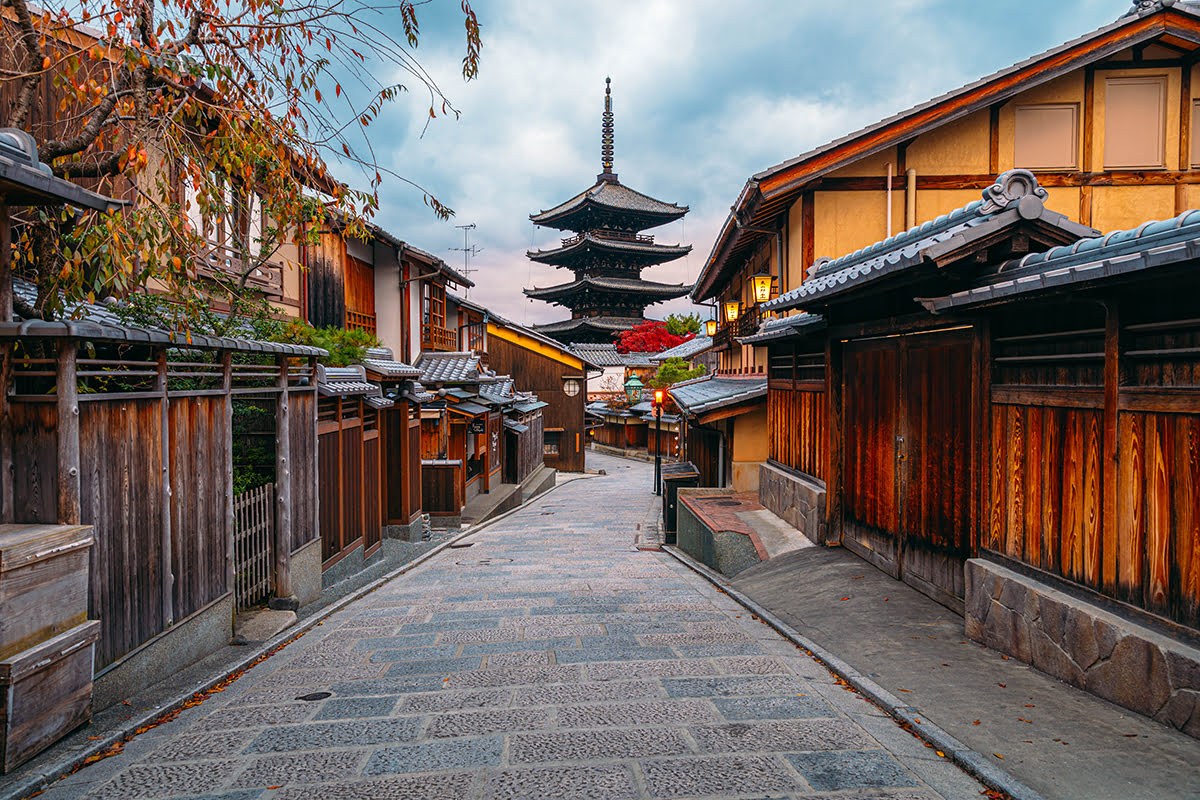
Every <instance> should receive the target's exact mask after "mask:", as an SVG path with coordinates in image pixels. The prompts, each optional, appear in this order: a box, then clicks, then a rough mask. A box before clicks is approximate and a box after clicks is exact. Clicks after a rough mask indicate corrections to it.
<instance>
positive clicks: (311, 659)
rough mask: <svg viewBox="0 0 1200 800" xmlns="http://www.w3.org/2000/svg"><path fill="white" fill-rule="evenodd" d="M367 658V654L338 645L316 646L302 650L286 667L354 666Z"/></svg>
mask: <svg viewBox="0 0 1200 800" xmlns="http://www.w3.org/2000/svg"><path fill="white" fill-rule="evenodd" d="M366 660H367V654H366V653H363V652H361V651H356V650H342V649H340V648H338V647H316V648H310V649H309V650H306V651H304V652H303V653H301V654H300V655H298V656H296V657H295V658H293V659H291V660H290V661H289V662H288V664H287V665H288V667H300V668H302V669H303V668H307V669H317V668H321V667H356V666H359V665H361V664H362V663H363V662H364V661H366Z"/></svg>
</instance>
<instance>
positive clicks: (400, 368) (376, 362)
mask: <svg viewBox="0 0 1200 800" xmlns="http://www.w3.org/2000/svg"><path fill="white" fill-rule="evenodd" d="M363 366H364V367H366V368H367V370H368V371H369V372H374V373H375V374H376V375H380V376H382V377H384V378H416V377H418V376H419V375H420V374H421V370H419V369H417V368H416V367H413V366H410V365H408V364H405V363H404V362H403V361H392V360H391V359H381V358H364V359H363Z"/></svg>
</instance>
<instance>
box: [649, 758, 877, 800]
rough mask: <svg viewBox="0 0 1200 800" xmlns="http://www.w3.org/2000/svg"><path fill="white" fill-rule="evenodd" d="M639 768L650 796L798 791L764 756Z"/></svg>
mask: <svg viewBox="0 0 1200 800" xmlns="http://www.w3.org/2000/svg"><path fill="white" fill-rule="evenodd" d="M641 767H642V773H643V774H644V775H645V776H646V788H648V789H649V790H650V794H651V795H653V796H654V797H692V796H695V795H704V796H709V795H723V794H748V793H751V792H753V793H756V794H757V793H761V792H783V793H787V792H794V791H797V790H798V789H799V788H800V787H799V785H798V784H797V782H796V781H795V780H793V779H792V778H791V776H790V775H788V773H787V770H786V768H785V767H784V766H783V765H782V764H781V763H780V762H779V761H777V760H776V759H774V758H769V757H766V756H719V757H715V758H672V759H663V760H656V761H643V762H642V763H641ZM856 800H857V798H856Z"/></svg>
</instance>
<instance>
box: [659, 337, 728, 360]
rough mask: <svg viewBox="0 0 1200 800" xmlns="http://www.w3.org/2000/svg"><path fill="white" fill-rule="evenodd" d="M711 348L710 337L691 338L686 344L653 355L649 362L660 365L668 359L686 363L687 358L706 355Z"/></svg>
mask: <svg viewBox="0 0 1200 800" xmlns="http://www.w3.org/2000/svg"><path fill="white" fill-rule="evenodd" d="M712 346H713V340H712V337H711V336H693V337H692V338H691V339H688V340H687V341H686V342H682V343H680V344H677V345H675V346H674V347H672V348H670V349H669V350H663V351H662V352H661V353H655V354H654V355H652V356H650V360H651V361H655V362H658V363H660V364H661V363H662V362H664V361H666V360H667V359H668V358H682V359H684V360H685V361H686V360H687V359H689V358H695V357H696V356H698V355H700V354H701V353H707V352H708V351H709V350H711V349H712Z"/></svg>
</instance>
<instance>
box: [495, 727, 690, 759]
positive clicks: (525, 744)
mask: <svg viewBox="0 0 1200 800" xmlns="http://www.w3.org/2000/svg"><path fill="white" fill-rule="evenodd" d="M690 752H692V751H691V747H690V746H689V745H688V741H687V739H686V738H685V737H684V735H683V733H682V732H681V731H678V730H672V729H669V728H632V729H628V730H600V731H570V732H567V733H520V734H514V735H513V736H510V737H509V745H508V757H509V760H510V761H511V762H513V763H514V764H520V763H525V764H535V763H540V762H545V761H583V760H587V759H596V758H644V757H647V756H666V755H681V754H683V753H690Z"/></svg>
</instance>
